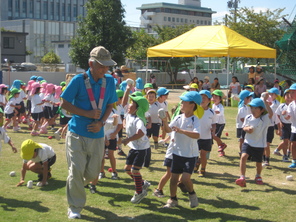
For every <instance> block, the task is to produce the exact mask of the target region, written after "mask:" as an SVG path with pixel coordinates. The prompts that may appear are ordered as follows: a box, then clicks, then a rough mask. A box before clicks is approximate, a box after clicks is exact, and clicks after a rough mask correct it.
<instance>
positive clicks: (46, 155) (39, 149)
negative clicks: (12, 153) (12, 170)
mask: <svg viewBox="0 0 296 222" xmlns="http://www.w3.org/2000/svg"><path fill="white" fill-rule="evenodd" d="M21 158H22V159H23V167H22V170H21V180H20V182H19V183H18V184H17V186H21V185H22V184H23V183H24V182H25V176H26V172H27V170H31V171H32V172H34V173H37V174H38V181H40V182H41V185H42V186H45V185H46V182H47V180H48V179H49V178H51V173H50V170H51V168H50V167H51V166H52V165H53V164H54V163H55V161H56V154H55V152H54V150H53V149H52V147H51V146H49V145H47V144H44V143H36V142H35V141H33V140H31V139H28V140H25V141H24V142H23V143H22V145H21Z"/></svg>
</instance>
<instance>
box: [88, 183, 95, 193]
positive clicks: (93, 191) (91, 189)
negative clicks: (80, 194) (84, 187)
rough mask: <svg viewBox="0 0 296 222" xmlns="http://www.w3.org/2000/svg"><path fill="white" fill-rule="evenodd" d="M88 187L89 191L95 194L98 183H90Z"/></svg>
mask: <svg viewBox="0 0 296 222" xmlns="http://www.w3.org/2000/svg"><path fill="white" fill-rule="evenodd" d="M88 188H89V192H90V193H92V194H95V193H96V192H97V188H96V185H93V184H90V185H89V186H88Z"/></svg>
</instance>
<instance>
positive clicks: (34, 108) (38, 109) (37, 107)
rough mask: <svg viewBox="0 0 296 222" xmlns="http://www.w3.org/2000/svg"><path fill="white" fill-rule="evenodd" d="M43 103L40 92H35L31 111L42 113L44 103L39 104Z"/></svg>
mask: <svg viewBox="0 0 296 222" xmlns="http://www.w3.org/2000/svg"><path fill="white" fill-rule="evenodd" d="M40 103H42V99H41V98H40V96H39V95H38V94H35V95H33V96H32V98H31V104H32V107H31V113H41V112H42V111H43V108H42V105H37V104H40Z"/></svg>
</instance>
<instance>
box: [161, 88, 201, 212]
mask: <svg viewBox="0 0 296 222" xmlns="http://www.w3.org/2000/svg"><path fill="white" fill-rule="evenodd" d="M180 99H181V100H182V103H181V111H182V114H181V115H178V116H176V117H175V118H174V120H173V121H172V122H171V123H170V124H168V121H167V118H164V119H162V121H163V125H164V130H165V131H166V132H167V133H172V134H171V138H172V143H173V144H172V153H173V156H172V165H171V172H172V175H171V180H170V199H168V201H167V204H166V205H165V206H164V207H165V208H171V207H175V206H178V199H177V184H178V181H179V178H180V175H181V174H182V177H181V182H182V183H183V184H184V185H185V187H186V188H187V190H188V191H189V201H190V207H192V208H194V207H197V206H198V199H197V196H196V193H195V191H194V189H193V183H192V181H191V175H192V172H193V170H194V167H195V164H196V161H197V158H198V155H199V149H198V143H197V140H198V139H199V135H200V134H199V133H200V124H199V119H198V118H197V117H196V116H195V115H194V111H195V110H196V109H197V108H198V106H199V105H200V103H201V96H200V95H199V93H198V92H196V91H190V92H188V93H186V94H185V95H183V96H180Z"/></svg>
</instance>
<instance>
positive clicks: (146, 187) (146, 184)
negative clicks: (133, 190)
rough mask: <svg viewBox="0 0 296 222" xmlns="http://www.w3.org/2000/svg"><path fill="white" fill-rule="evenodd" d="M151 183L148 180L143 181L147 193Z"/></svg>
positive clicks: (143, 187)
mask: <svg viewBox="0 0 296 222" xmlns="http://www.w3.org/2000/svg"><path fill="white" fill-rule="evenodd" d="M150 185H151V183H149V182H148V181H147V180H144V181H143V185H142V189H143V190H145V191H147V190H148V189H149V187H150Z"/></svg>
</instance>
